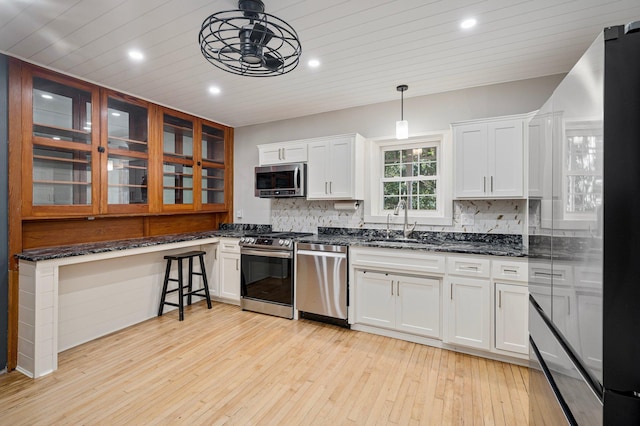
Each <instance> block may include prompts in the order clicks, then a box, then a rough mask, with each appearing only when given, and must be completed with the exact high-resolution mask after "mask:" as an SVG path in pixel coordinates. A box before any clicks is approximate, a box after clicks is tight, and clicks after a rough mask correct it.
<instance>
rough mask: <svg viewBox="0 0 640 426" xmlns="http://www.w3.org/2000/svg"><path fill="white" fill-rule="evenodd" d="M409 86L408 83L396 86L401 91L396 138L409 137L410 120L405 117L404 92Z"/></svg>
mask: <svg viewBox="0 0 640 426" xmlns="http://www.w3.org/2000/svg"><path fill="white" fill-rule="evenodd" d="M408 88H409V86H407V85H406V84H401V85H400V86H398V87H396V90H397V91H398V92H400V121H396V139H408V138H409V122H408V121H407V120H405V119H404V92H405V91H406V90H407V89H408Z"/></svg>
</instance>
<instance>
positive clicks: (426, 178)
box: [365, 132, 452, 225]
mask: <svg viewBox="0 0 640 426" xmlns="http://www.w3.org/2000/svg"><path fill="white" fill-rule="evenodd" d="M450 141H451V138H450V133H449V132H438V133H432V134H428V135H424V136H420V137H414V138H411V139H409V140H402V141H398V140H395V139H394V140H379V141H373V142H372V144H371V145H370V146H369V150H370V152H369V156H370V160H371V161H370V162H369V164H370V168H369V171H368V173H369V176H370V179H368V181H369V185H368V188H367V192H368V195H369V197H368V199H369V202H368V203H365V206H366V207H365V209H366V210H365V221H366V222H373V223H376V222H377V223H386V221H387V215H388V214H393V210H394V209H395V207H396V206H397V205H398V203H399V202H400V200H402V199H406V202H407V206H408V209H409V216H410V219H411V220H412V221H417V222H418V223H419V224H424V225H450V224H451V223H452V202H451V200H452V199H451V181H452V173H451V172H452V167H451V165H452V154H451V152H452V151H451V142H450Z"/></svg>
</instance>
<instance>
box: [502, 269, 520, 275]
mask: <svg viewBox="0 0 640 426" xmlns="http://www.w3.org/2000/svg"><path fill="white" fill-rule="evenodd" d="M504 272H510V273H512V274H517V273H518V271H517V270H516V269H504Z"/></svg>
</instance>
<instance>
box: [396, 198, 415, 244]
mask: <svg viewBox="0 0 640 426" xmlns="http://www.w3.org/2000/svg"><path fill="white" fill-rule="evenodd" d="M400 209H404V226H403V227H402V232H403V234H404V237H405V238H409V236H410V235H411V233H412V232H413V231H414V230H415V229H416V225H417V224H418V222H417V221H416V222H414V223H413V226H412V227H409V212H408V209H407V200H405V199H404V198H403V199H402V200H400V202H399V203H398V205H397V206H396V208H395V209H394V210H393V214H394V215H395V216H398V214H399V213H400Z"/></svg>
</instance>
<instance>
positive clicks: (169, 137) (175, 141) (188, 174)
mask: <svg viewBox="0 0 640 426" xmlns="http://www.w3.org/2000/svg"><path fill="white" fill-rule="evenodd" d="M193 127H194V126H193V121H191V120H188V119H186V118H179V117H175V116H172V115H169V114H166V113H165V114H164V120H163V164H162V170H163V177H162V186H163V188H162V202H163V205H164V206H165V207H166V206H169V205H190V206H192V205H193V192H194V188H193V184H194V179H193V173H194V170H193V166H194V164H193V132H194V128H193Z"/></svg>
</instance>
